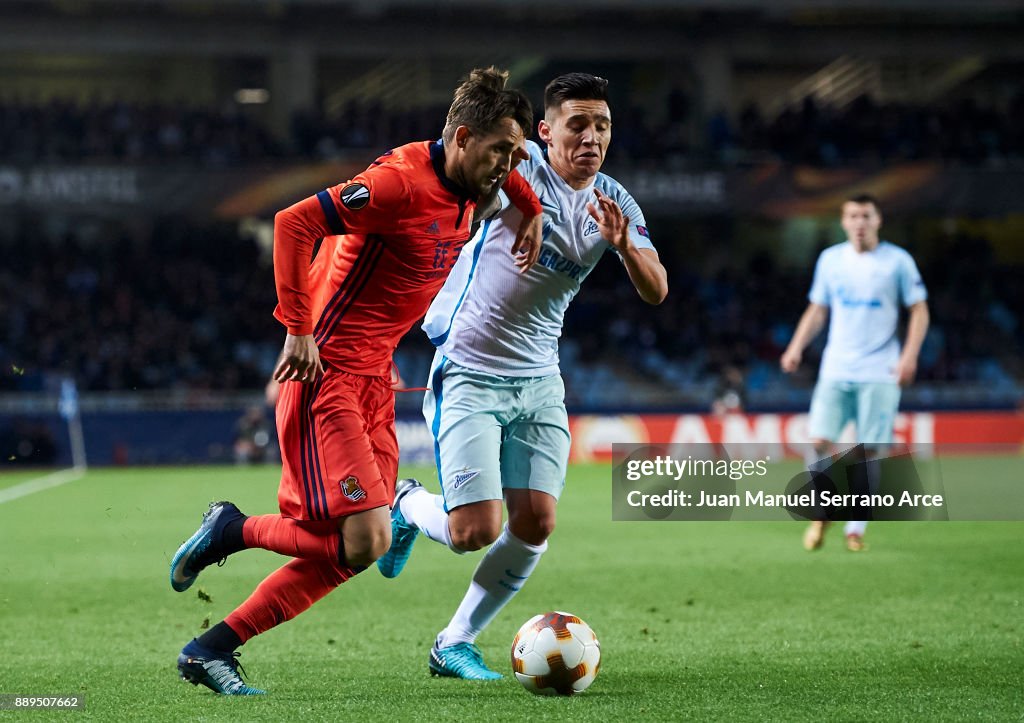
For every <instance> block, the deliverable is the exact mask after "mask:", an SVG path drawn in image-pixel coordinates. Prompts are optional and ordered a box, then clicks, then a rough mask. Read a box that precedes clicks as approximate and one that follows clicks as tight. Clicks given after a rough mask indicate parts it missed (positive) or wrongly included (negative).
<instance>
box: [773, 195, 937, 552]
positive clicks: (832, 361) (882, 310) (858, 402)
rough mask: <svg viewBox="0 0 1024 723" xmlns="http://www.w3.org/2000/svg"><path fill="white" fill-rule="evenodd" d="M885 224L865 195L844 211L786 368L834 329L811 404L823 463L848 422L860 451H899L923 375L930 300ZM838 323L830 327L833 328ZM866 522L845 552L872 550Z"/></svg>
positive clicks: (808, 542)
mask: <svg viewBox="0 0 1024 723" xmlns="http://www.w3.org/2000/svg"><path fill="white" fill-rule="evenodd" d="M881 225H882V216H881V212H880V210H879V206H878V201H876V200H875V199H874V198H873V197H872V196H868V195H860V196H855V197H853V198H851V199H849V200H848V201H847V202H846V203H844V204H843V210H842V226H843V230H844V231H845V232H846V238H847V240H846V241H845V242H844V243H841V244H837V245H835V246H831V247H829V248H827V249H825V250H824V251H822V252H821V256H819V257H818V264H817V266H816V267H815V270H814V281H813V282H812V284H811V292H810V294H809V296H808V298H809V299H810V304H808V306H807V310H806V311H804V313H803V316H802V317H801V318H800V323H799V324H798V325H797V328H796V331H795V332H794V334H793V338H792V340H790V342H789V346H788V347H787V348H786V351H785V352H784V353H783V355H782V358H781V360H780V364H781V366H782V370H783V371H785V372H794V371H796V369H797V367H799V366H800V360H801V358H802V356H803V351H804V349H805V348H806V347H807V345H808V344H809V343H810V342H811V340H812V339H814V337H815V336H817V334H818V332H820V331H821V329H822V328H823V327H824V325H825V321H826V320H827V319H828V320H829V327H828V343H827V344H826V345H825V352H824V355H823V356H822V359H821V371H820V372H819V375H818V384H817V386H815V388H814V395H813V396H812V398H811V411H810V420H809V422H808V433H809V436H810V438H811V443H812V445H813V447H814V454H815V455H816V456H815V458H814V460H809V462H815V461H817V460H820V459H823V458H824V457H826V456H827V455H828V454H830V453H831V451H832V447H833V444H834V443H835V441H836V440H837V439H838V438H839V435H840V433H841V432H842V430H843V427H845V426H846V424H847V422H849V421H851V420H852V421H853V422H854V423H855V425H856V429H857V442H859V443H862V444H864V445H865V446H866V447H867V448H868V449H869V450H871V449H872V448H874V450H875V451H877V449H878V447H879V446H881V445H886V444H890V443H891V442H892V436H893V424H894V422H895V418H896V410H897V409H898V407H899V403H900V386H901V385H905V384H910V383H911V382H912V381H913V380H914V375H915V374H916V373H917V357H918V353H919V352H920V351H921V343H922V342H923V341H924V337H925V334H926V333H927V331H928V304H927V302H926V301H925V300H926V299H927V297H928V293H927V291H926V290H925V286H924V282H923V281H922V280H921V274H920V273H919V272H918V270H917V265H916V264H915V263H914V259H913V258H911V256H910V254H909V253H907V252H906V251H904V250H903V249H901V248H899V247H898V246H894V245H893V244H891V243H889V242H888V241H881V242H880V241H879V238H878V230H879V228H880V227H881ZM901 306H903V307H906V308H907V309H908V310H909V312H910V318H909V320H908V323H907V337H906V340H905V342H904V344H903V349H902V352H901V350H900V344H899V341H898V339H897V338H896V327H897V324H898V322H899V314H900V307H901ZM830 316H831V318H830ZM827 524H828V523H827V522H825V521H814V522H812V523H811V525H810V527H809V528H808V529H807V532H806V533H805V534H804V547H805V548H807V549H808V550H816V549H818V548H820V547H821V545H822V543H823V542H824V539H825V528H826V526H827ZM866 527H867V523H866V522H859V521H857V522H855V521H851V522H847V523H846V530H845V531H846V546H847V549H849V550H851V551H853V552H860V551H861V550H863V549H864V530H865V528H866Z"/></svg>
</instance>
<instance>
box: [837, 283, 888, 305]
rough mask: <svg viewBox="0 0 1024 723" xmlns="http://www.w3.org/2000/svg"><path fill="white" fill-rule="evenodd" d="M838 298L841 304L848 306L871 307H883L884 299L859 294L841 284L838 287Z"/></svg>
mask: <svg viewBox="0 0 1024 723" xmlns="http://www.w3.org/2000/svg"><path fill="white" fill-rule="evenodd" d="M836 298H838V299H839V304H840V305H841V306H845V307H848V308H857V307H867V308H869V309H880V308H882V300H881V299H879V298H876V297H873V296H857V293H856V292H855V291H854V290H853V289H850V288H847V287H845V286H840V287H839V288H837V289H836Z"/></svg>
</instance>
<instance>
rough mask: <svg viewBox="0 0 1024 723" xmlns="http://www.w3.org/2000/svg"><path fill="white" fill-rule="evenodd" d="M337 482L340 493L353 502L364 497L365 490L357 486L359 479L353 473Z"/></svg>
mask: <svg viewBox="0 0 1024 723" xmlns="http://www.w3.org/2000/svg"><path fill="white" fill-rule="evenodd" d="M338 484H340V485H341V494H343V495H345V496H346V497H348V498H349V499H350V500H352V501H353V502H358V501H359V500H362V499H365V498H366V492H365V491H364V490H363V488H362V487H360V486H359V480H358V479H356V478H355V475H349V476H348V477H346V478H345V479H343V480H342V481H341V482H339V483H338Z"/></svg>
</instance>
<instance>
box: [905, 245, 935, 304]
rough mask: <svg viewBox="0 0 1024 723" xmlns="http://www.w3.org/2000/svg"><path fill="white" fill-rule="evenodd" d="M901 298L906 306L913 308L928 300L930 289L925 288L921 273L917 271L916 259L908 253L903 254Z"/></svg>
mask: <svg viewBox="0 0 1024 723" xmlns="http://www.w3.org/2000/svg"><path fill="white" fill-rule="evenodd" d="M900 296H901V297H902V298H903V305H904V306H913V305H914V304H916V303H918V302H921V301H924V300H925V299H927V298H928V289H926V288H925V285H924V280H923V279H922V278H921V272H920V271H918V270H917V264H915V263H914V257H913V256H911V255H910V254H908V253H905V254H903V262H902V263H901V264H900Z"/></svg>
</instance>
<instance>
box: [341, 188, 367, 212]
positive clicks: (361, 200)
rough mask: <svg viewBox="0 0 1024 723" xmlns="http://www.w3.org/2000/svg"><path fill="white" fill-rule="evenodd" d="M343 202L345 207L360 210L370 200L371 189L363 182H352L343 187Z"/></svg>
mask: <svg viewBox="0 0 1024 723" xmlns="http://www.w3.org/2000/svg"><path fill="white" fill-rule="evenodd" d="M341 202H342V203H343V204H345V208H350V209H352V210H353V211H358V210H359V209H361V208H362V207H363V206H365V205H366V204H368V203H369V202H370V189H369V188H367V187H366V186H364V185H363V184H361V183H350V184H348V185H347V186H345V187H344V188H343V189H341Z"/></svg>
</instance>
